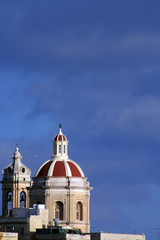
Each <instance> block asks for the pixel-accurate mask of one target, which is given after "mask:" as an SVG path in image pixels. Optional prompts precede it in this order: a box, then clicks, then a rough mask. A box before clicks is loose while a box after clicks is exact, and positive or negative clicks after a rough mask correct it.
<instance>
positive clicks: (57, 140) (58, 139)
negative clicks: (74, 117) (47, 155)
mask: <svg viewBox="0 0 160 240" xmlns="http://www.w3.org/2000/svg"><path fill="white" fill-rule="evenodd" d="M52 143H53V156H52V157H53V158H55V157H56V158H57V157H63V158H64V157H66V158H67V157H68V149H67V148H68V141H67V137H66V136H65V135H64V134H63V133H62V126H61V124H59V133H58V134H57V135H56V136H55V137H54V139H53V141H52Z"/></svg>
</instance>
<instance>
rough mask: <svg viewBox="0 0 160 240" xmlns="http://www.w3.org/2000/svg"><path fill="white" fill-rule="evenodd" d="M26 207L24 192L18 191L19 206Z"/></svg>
mask: <svg viewBox="0 0 160 240" xmlns="http://www.w3.org/2000/svg"><path fill="white" fill-rule="evenodd" d="M25 207H26V193H25V192H24V191H22V192H21V193H20V208H25Z"/></svg>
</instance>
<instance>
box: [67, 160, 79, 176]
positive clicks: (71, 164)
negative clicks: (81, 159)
mask: <svg viewBox="0 0 160 240" xmlns="http://www.w3.org/2000/svg"><path fill="white" fill-rule="evenodd" d="M67 163H68V165H69V167H70V169H71V173H72V177H81V173H80V171H79V170H78V168H77V167H76V166H75V165H74V164H73V163H72V162H69V161H67Z"/></svg>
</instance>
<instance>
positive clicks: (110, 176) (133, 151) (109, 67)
mask: <svg viewBox="0 0 160 240" xmlns="http://www.w3.org/2000/svg"><path fill="white" fill-rule="evenodd" d="M159 11H160V2H159V1H158V0H152V1H148V0H145V1H144V0H141V1H138V0H134V1H128V0H121V1H119V0H112V1H111V0H99V1H95V0H92V1H90V0H88V1H84V0H81V1H73V0H71V1H62V0H59V1H58V0H56V1H51V0H48V1H43V0H42V1H36V0H35V1H34V2H33V1H1V2H0V33H1V34H0V113H1V117H0V126H1V130H0V156H1V161H0V162H1V169H3V168H4V167H5V166H7V165H8V164H9V163H10V162H11V160H12V159H11V156H12V154H13V152H14V149H15V144H17V143H18V144H19V148H20V152H21V154H22V156H23V162H24V163H25V164H26V165H27V166H28V167H29V168H30V169H31V170H32V176H34V174H35V172H36V170H37V168H38V167H39V166H40V165H41V164H42V163H43V162H44V161H46V160H47V159H49V158H50V156H51V155H52V144H51V140H52V139H53V137H54V136H55V135H56V134H57V132H58V124H59V123H60V122H61V123H62V127H63V132H64V133H65V134H66V135H67V137H68V140H69V156H70V158H71V159H73V160H74V161H76V162H77V163H78V164H79V165H80V166H81V167H82V169H83V170H84V172H85V175H86V176H87V177H88V180H89V181H90V183H91V186H92V187H93V191H92V192H91V230H93V229H96V230H103V231H104V232H118V233H121V232H126V233H132V232H133V231H135V232H136V233H145V234H146V237H147V239H148V240H151V239H157V238H158V237H157V236H158V234H157V230H156V228H158V227H160V213H159V210H160V204H159V202H160V29H159V23H160V14H159ZM35 155H36V157H35Z"/></svg>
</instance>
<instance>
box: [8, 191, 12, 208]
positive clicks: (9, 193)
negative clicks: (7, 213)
mask: <svg viewBox="0 0 160 240" xmlns="http://www.w3.org/2000/svg"><path fill="white" fill-rule="evenodd" d="M7 202H8V210H11V209H12V208H13V193H12V192H8V194H7Z"/></svg>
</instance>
